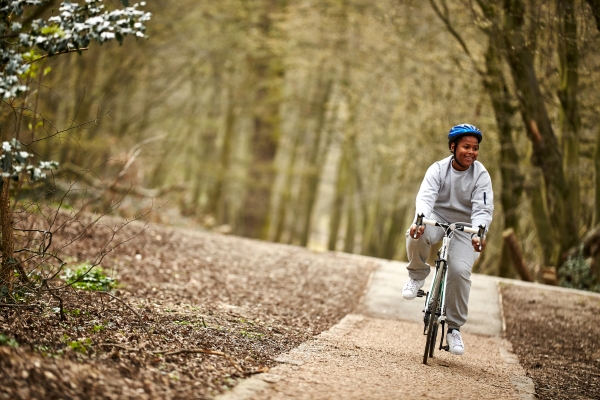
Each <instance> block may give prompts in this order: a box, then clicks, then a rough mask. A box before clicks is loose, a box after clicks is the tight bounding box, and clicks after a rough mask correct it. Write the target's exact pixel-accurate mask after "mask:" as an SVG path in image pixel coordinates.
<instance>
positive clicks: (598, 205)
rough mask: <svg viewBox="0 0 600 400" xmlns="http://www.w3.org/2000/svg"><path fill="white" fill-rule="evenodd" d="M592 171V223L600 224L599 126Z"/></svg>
mask: <svg viewBox="0 0 600 400" xmlns="http://www.w3.org/2000/svg"><path fill="white" fill-rule="evenodd" d="M594 173H595V184H596V185H595V192H594V194H595V199H596V202H595V203H594V204H595V210H594V225H598V224H600V127H598V137H597V138H596V152H595V154H594Z"/></svg>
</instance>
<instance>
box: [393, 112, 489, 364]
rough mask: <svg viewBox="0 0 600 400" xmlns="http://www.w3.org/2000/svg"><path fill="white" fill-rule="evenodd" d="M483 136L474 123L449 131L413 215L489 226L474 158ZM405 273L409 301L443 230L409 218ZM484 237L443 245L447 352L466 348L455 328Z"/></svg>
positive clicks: (483, 179) (482, 179)
mask: <svg viewBox="0 0 600 400" xmlns="http://www.w3.org/2000/svg"><path fill="white" fill-rule="evenodd" d="M482 139H483V135H482V133H481V131H480V130H479V129H477V128H476V127H475V126H474V125H470V124H461V125H456V126H454V127H452V129H450V132H449V133H448V147H449V148H450V152H451V153H452V155H451V156H449V157H447V158H445V159H443V160H440V161H437V162H435V163H434V164H433V165H431V166H430V167H429V169H428V170H427V172H426V173H425V178H424V179H423V182H422V183H421V188H420V189H419V193H418V194H417V199H416V213H415V215H419V214H424V216H425V217H426V218H431V219H436V220H438V221H440V222H444V221H452V222H459V221H466V222H468V221H470V222H471V225H472V226H479V225H485V226H486V227H488V228H489V226H490V223H491V222H492V213H493V211H494V195H493V192H492V182H491V179H490V175H489V173H488V172H487V170H486V169H485V167H484V166H483V164H481V163H480V162H479V161H477V155H478V153H479V143H481V140H482ZM406 235H407V239H406V248H407V255H408V266H407V269H408V275H409V277H410V279H409V280H408V282H407V283H406V284H405V285H404V288H403V290H402V297H404V298H405V299H407V300H412V299H414V298H415V297H417V294H418V291H419V289H421V287H423V284H424V283H425V278H427V276H428V275H429V272H430V269H431V267H430V266H429V265H428V264H427V262H426V261H427V258H428V256H429V250H430V248H431V246H432V245H433V244H435V243H438V242H440V241H441V240H442V238H443V235H444V232H443V230H442V229H440V228H437V227H431V228H429V229H427V230H426V229H425V225H422V226H420V227H417V225H416V224H415V223H414V222H413V224H412V225H411V227H410V229H409V230H408V232H407V233H406ZM484 248H485V238H483V239H482V240H481V243H480V239H479V238H478V237H477V236H474V235H470V234H467V233H465V232H457V234H455V236H454V239H453V241H452V243H451V245H450V248H449V249H448V275H447V288H446V321H447V323H448V334H447V341H448V345H449V350H450V352H451V353H452V354H457V355H461V354H464V352H465V347H464V344H463V341H462V337H461V335H460V327H461V326H463V325H464V324H465V322H466V321H467V313H468V302H469V292H470V290H471V279H470V278H471V269H472V268H473V264H474V263H475V260H477V258H478V257H479V254H478V253H479V252H481V251H482V250H483V249H484Z"/></svg>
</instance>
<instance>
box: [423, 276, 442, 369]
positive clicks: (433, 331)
mask: <svg viewBox="0 0 600 400" xmlns="http://www.w3.org/2000/svg"><path fill="white" fill-rule="evenodd" d="M441 278H442V272H441V270H440V269H438V270H436V273H435V278H434V279H435V281H434V284H433V288H432V289H431V290H432V294H431V300H430V302H429V305H428V306H427V307H428V309H429V312H430V314H429V325H428V327H427V341H426V342H425V353H424V354H423V364H427V358H428V357H433V350H434V348H435V341H436V338H437V331H438V318H437V316H436V315H435V313H436V311H437V309H438V303H439V297H440V286H441V285H440V283H441V282H440V281H441Z"/></svg>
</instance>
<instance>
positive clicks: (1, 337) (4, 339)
mask: <svg viewBox="0 0 600 400" xmlns="http://www.w3.org/2000/svg"><path fill="white" fill-rule="evenodd" d="M0 345H2V346H4V345H8V346H10V347H14V348H17V347H19V343H17V341H16V340H15V339H14V338H9V337H8V336H6V335H5V334H3V333H0Z"/></svg>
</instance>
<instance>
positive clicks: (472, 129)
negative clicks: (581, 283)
mask: <svg viewBox="0 0 600 400" xmlns="http://www.w3.org/2000/svg"><path fill="white" fill-rule="evenodd" d="M465 135H471V136H475V137H476V138H477V140H478V141H479V143H481V141H482V140H483V135H482V133H481V131H480V130H479V129H477V127H476V126H475V125H471V124H460V125H456V126H453V127H452V129H450V132H448V143H452V142H454V141H455V140H458V139H460V138H461V137H463V136H465Z"/></svg>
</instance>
